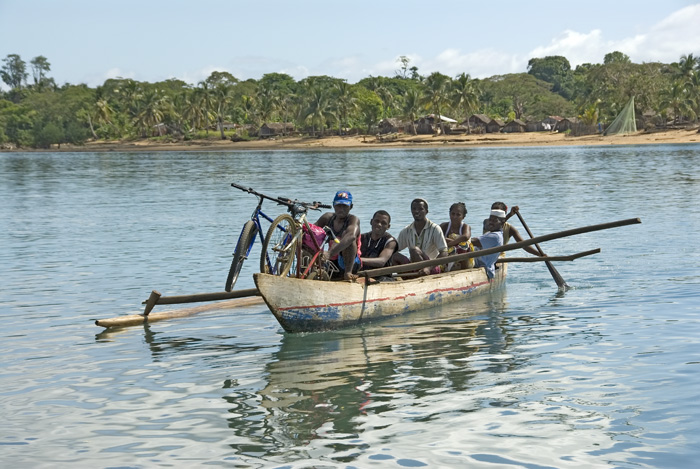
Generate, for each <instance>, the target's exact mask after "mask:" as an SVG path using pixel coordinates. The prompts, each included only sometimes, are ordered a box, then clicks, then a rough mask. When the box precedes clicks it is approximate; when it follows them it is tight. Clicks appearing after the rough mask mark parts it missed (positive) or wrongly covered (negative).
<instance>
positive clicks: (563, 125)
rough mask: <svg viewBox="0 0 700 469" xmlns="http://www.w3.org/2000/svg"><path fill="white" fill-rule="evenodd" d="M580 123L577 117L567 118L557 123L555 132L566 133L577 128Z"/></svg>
mask: <svg viewBox="0 0 700 469" xmlns="http://www.w3.org/2000/svg"><path fill="white" fill-rule="evenodd" d="M579 122H580V121H579V120H578V118H576V117H566V118H564V119H562V120H560V121H559V122H558V123H557V126H556V127H555V130H557V131H559V132H566V131H567V130H571V129H573V128H574V127H576V126H577V125H578V124H579Z"/></svg>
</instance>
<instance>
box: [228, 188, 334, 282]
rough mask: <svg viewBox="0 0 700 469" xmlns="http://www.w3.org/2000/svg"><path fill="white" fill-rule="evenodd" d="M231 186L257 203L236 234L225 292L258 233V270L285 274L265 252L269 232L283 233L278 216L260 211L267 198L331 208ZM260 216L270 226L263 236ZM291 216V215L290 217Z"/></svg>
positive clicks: (248, 253) (235, 276)
mask: <svg viewBox="0 0 700 469" xmlns="http://www.w3.org/2000/svg"><path fill="white" fill-rule="evenodd" d="M231 187H235V188H236V189H240V190H242V191H244V192H248V193H249V194H253V195H254V196H256V197H257V198H258V204H257V206H256V207H255V209H254V210H253V213H252V214H251V216H250V220H248V221H247V222H246V223H245V224H244V225H243V229H242V230H241V234H240V235H239V236H238V241H237V242H236V248H235V250H234V251H233V259H232V261H231V267H230V268H229V271H228V276H227V277H226V285H225V286H224V289H225V290H226V291H227V292H230V291H231V290H232V289H233V286H234V285H235V284H236V281H237V280H238V276H239V275H240V273H241V268H242V267H243V262H245V260H246V259H247V258H248V256H249V255H250V252H251V250H252V249H253V244H255V240H256V239H257V238H258V234H259V235H260V242H261V243H262V245H263V250H262V254H261V256H260V271H261V272H265V273H270V274H273V275H286V274H287V272H284V274H282V273H281V272H280V271H279V269H278V266H277V265H276V262H273V260H274V259H275V258H276V256H275V254H274V253H272V254H273V255H272V256H270V255H269V254H267V247H266V246H267V245H266V244H265V241H266V240H267V238H269V237H270V234H271V233H274V232H275V231H279V233H284V232H285V230H284V227H283V226H282V223H275V222H276V220H277V219H279V218H280V217H277V219H273V218H272V217H270V216H268V215H267V214H266V213H265V212H263V211H262V204H263V202H264V201H265V199H267V200H272V201H274V202H277V203H278V204H282V205H286V204H289V203H291V202H295V203H301V204H304V206H307V207H309V208H314V209H316V210H318V209H319V208H331V207H330V206H329V205H323V204H321V203H320V202H313V203H305V202H298V201H290V200H289V199H287V198H283V197H270V196H269V195H266V194H263V193H261V192H257V191H255V190H254V189H252V188H250V187H245V186H241V185H239V184H236V183H235V182H234V183H231ZM260 217H262V218H264V219H265V220H267V221H268V222H270V223H271V226H270V228H271V229H269V230H268V231H267V234H266V235H265V237H263V228H262V224H261V221H260ZM290 218H291V217H290ZM273 226H278V230H274V229H272V227H273Z"/></svg>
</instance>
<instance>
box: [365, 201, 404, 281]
mask: <svg viewBox="0 0 700 469" xmlns="http://www.w3.org/2000/svg"><path fill="white" fill-rule="evenodd" d="M370 225H371V226H372V230H371V231H369V232H367V233H363V234H362V235H361V236H360V246H361V247H360V249H361V251H362V258H361V261H362V269H363V270H369V269H377V268H379V267H386V266H389V265H391V257H392V256H393V255H394V253H395V252H396V249H397V247H398V242H397V241H396V238H394V237H393V236H391V234H389V233H387V231H386V230H388V229H389V228H391V215H389V212H387V211H386V210H377V211H376V212H375V213H374V215H373V216H372V220H371V221H370Z"/></svg>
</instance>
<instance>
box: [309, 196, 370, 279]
mask: <svg viewBox="0 0 700 469" xmlns="http://www.w3.org/2000/svg"><path fill="white" fill-rule="evenodd" d="M351 209H352V194H350V192H348V191H338V192H337V193H336V194H335V197H334V198H333V212H328V213H324V214H323V215H321V218H319V219H318V221H317V222H316V225H318V226H320V227H321V228H325V227H328V228H330V229H331V231H332V232H333V234H334V235H335V237H336V239H337V240H338V242H337V243H330V246H331V247H330V249H328V250H327V251H324V253H323V260H324V261H330V262H333V263H335V264H336V266H337V267H338V268H339V270H340V271H341V272H342V275H343V277H342V278H343V279H344V280H353V279H354V278H355V276H354V275H353V274H355V273H356V272H357V270H358V269H359V267H360V257H359V254H360V220H359V218H357V217H356V216H355V215H351V214H350V210H351ZM348 266H349V267H348Z"/></svg>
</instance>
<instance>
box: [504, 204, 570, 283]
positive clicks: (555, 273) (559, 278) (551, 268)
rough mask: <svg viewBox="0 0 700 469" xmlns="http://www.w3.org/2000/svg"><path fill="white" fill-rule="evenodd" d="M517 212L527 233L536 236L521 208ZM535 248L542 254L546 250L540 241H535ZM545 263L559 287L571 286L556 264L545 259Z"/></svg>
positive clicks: (531, 236)
mask: <svg viewBox="0 0 700 469" xmlns="http://www.w3.org/2000/svg"><path fill="white" fill-rule="evenodd" d="M515 214H516V215H517V216H518V218H519V219H520V223H522V225H523V228H525V231H527V234H528V235H530V238H534V236H533V234H532V231H530V228H529V227H528V226H527V223H525V220H523V216H522V215H520V211H519V210H518V211H516V212H515ZM535 248H536V249H537V252H539V253H540V256H544V251H543V250H542V248H541V247H540V245H539V244H538V243H535ZM544 264H545V265H546V266H547V269H548V270H549V273H550V274H551V275H552V278H553V279H554V281H555V282H556V283H557V286H558V287H559V288H563V289H566V288H568V287H569V286H568V285H567V284H566V280H564V277H562V276H561V274H560V273H559V271H558V270H557V269H555V268H554V266H553V265H552V263H551V262H549V261H545V263H544Z"/></svg>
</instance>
